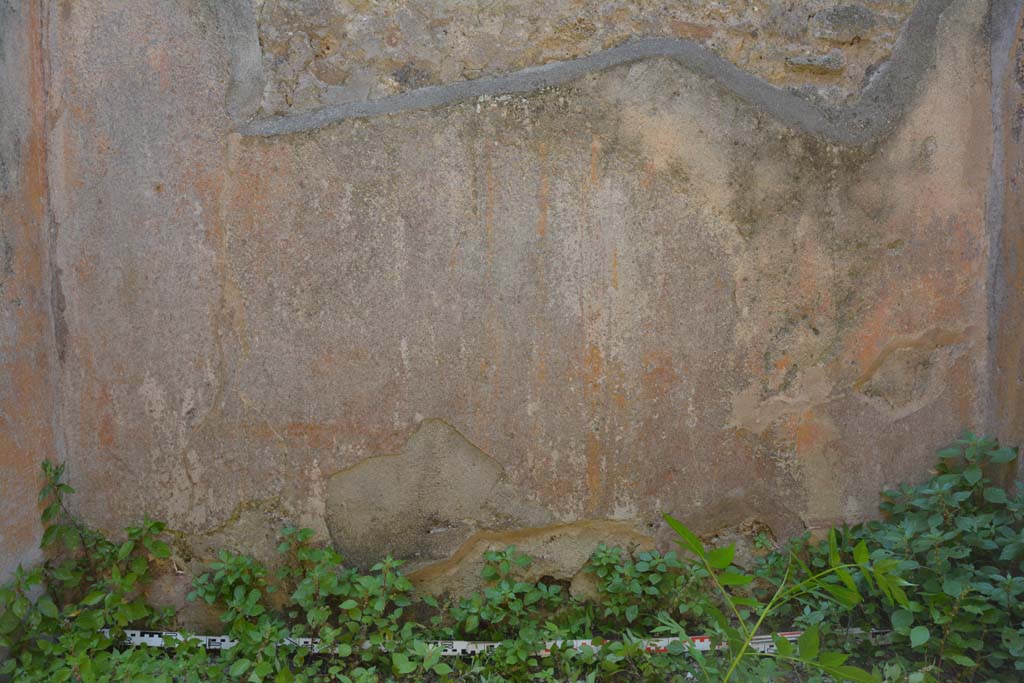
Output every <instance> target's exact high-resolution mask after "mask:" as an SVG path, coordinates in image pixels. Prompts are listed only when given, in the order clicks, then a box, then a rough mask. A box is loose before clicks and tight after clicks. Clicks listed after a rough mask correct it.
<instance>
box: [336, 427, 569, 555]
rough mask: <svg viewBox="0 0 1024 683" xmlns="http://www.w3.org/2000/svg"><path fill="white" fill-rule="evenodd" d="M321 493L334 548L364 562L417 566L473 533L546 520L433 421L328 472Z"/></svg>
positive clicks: (477, 453)
mask: <svg viewBox="0 0 1024 683" xmlns="http://www.w3.org/2000/svg"><path fill="white" fill-rule="evenodd" d="M326 498H327V503H326V516H327V527H328V529H329V530H330V533H331V538H332V539H333V541H334V545H335V547H337V548H338V549H339V550H341V552H342V553H343V554H344V555H345V557H346V558H347V559H349V560H351V561H353V562H355V563H356V564H363V565H366V564H372V563H373V562H375V561H376V560H378V559H379V558H380V556H381V555H383V554H385V553H388V554H391V555H394V556H395V557H398V558H401V559H405V560H408V561H410V566H412V567H416V566H418V565H422V564H423V563H429V562H432V561H436V560H441V559H444V558H446V557H448V556H449V555H451V554H452V553H453V552H454V551H455V550H456V549H457V548H458V547H459V546H460V545H461V544H462V543H463V542H464V541H465V540H466V538H467V537H469V536H470V535H472V534H473V533H475V532H477V531H480V530H483V529H502V528H510V527H536V526H541V525H544V524H548V523H550V522H552V521H553V515H552V514H551V513H550V512H549V511H548V510H546V509H544V508H543V507H541V506H540V505H537V504H536V503H533V502H531V501H530V500H529V498H528V497H527V496H526V494H525V493H524V492H522V491H520V490H519V489H517V487H515V486H514V485H513V484H512V483H511V482H510V481H509V480H508V478H507V477H506V476H505V472H504V470H503V469H502V467H501V466H500V465H499V464H498V463H497V462H495V461H494V459H493V458H491V457H490V456H488V455H487V454H485V453H484V452H483V451H481V450H480V449H478V448H477V447H476V446H474V445H473V444H472V443H470V442H469V441H468V440H467V439H466V438H465V437H464V436H462V435H461V434H460V433H459V432H458V431H456V430H455V429H454V428H453V427H452V426H451V425H448V424H446V423H445V422H442V421H441V420H437V419H427V420H424V421H423V422H421V423H420V425H419V427H418V428H417V430H416V432H415V433H414V434H413V435H412V436H411V437H410V438H409V441H408V442H406V444H405V446H404V447H403V449H402V452H401V453H400V454H399V455H384V456H378V457H373V458H367V459H366V460H363V461H361V462H360V463H358V464H357V465H355V466H353V467H350V468H348V469H345V470H342V471H341V472H338V473H336V474H335V475H333V476H332V477H330V479H329V480H328V482H327V487H326Z"/></svg>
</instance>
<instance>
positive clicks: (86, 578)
mask: <svg viewBox="0 0 1024 683" xmlns="http://www.w3.org/2000/svg"><path fill="white" fill-rule="evenodd" d="M1015 459H1016V451H1015V450H1013V449H1009V448H1001V447H999V445H998V444H997V443H995V442H994V441H992V440H990V439H984V438H979V437H976V436H974V435H971V434H967V435H965V436H964V438H962V439H960V440H959V441H957V442H956V443H954V444H953V445H952V446H951V447H950V448H947V449H944V450H942V451H940V452H939V464H938V467H937V471H936V474H935V476H934V477H933V478H932V479H931V480H929V481H928V482H925V483H924V484H921V485H917V486H907V485H904V486H901V487H900V488H899V489H897V490H894V491H887V492H885V493H884V494H883V503H882V514H883V518H882V519H881V520H878V521H872V522H869V523H866V524H862V525H858V526H854V527H850V528H844V529H833V530H831V531H830V533H829V534H828V535H827V538H825V539H823V540H821V541H818V542H812V541H811V540H810V538H809V536H807V535H805V536H803V537H800V538H797V539H794V540H792V541H790V542H788V543H787V544H785V546H784V547H781V548H778V549H775V550H773V551H772V552H769V553H767V554H766V555H765V556H764V557H762V558H760V559H759V560H758V561H757V564H756V566H753V567H749V568H746V569H743V568H740V567H738V566H736V565H735V563H734V560H735V548H734V547H733V546H727V547H721V548H707V547H705V545H704V543H703V541H702V540H701V539H700V538H699V537H698V536H697V535H695V534H694V533H693V532H692V531H691V530H690V529H688V528H687V527H686V526H685V525H683V524H682V523H681V522H680V521H678V520H676V519H674V518H672V517H670V516H666V517H665V519H666V522H667V523H668V524H669V525H670V526H671V528H672V529H673V530H674V531H675V533H676V535H677V537H678V544H679V546H680V548H681V550H682V551H683V552H682V554H677V553H675V552H667V553H661V552H658V551H653V550H652V551H644V552H631V551H630V550H627V549H622V548H612V547H607V546H603V545H602V546H599V547H598V548H597V549H596V550H595V552H594V553H593V555H592V556H591V558H590V561H589V563H588V565H587V571H588V572H590V574H591V575H592V578H593V581H594V586H595V589H596V594H597V598H596V599H595V600H582V599H579V598H576V597H574V596H572V595H570V594H569V593H568V591H567V590H566V587H565V586H563V585H561V584H559V583H557V582H553V581H550V580H549V581H545V580H543V579H542V580H539V581H526V580H523V578H522V577H523V576H524V573H525V572H524V571H523V570H525V569H526V568H527V567H528V566H529V565H530V563H531V562H532V560H531V558H530V557H529V556H527V555H525V554H523V553H521V552H519V551H517V550H516V549H515V548H514V547H510V548H505V549H502V550H493V551H489V552H488V553H486V554H485V556H484V559H485V566H484V569H483V578H484V579H485V581H486V582H487V585H486V588H484V589H483V590H482V591H481V592H479V593H477V594H474V595H469V596H466V597H462V598H450V599H445V600H440V601H439V600H437V599H434V598H432V597H430V596H418V595H417V594H416V593H415V591H414V589H413V586H412V584H411V583H410V581H409V580H408V579H407V578H406V577H405V576H404V575H403V574H402V570H401V564H402V563H401V562H400V561H398V560H394V559H392V558H386V559H384V560H382V561H381V562H379V563H378V564H376V565H374V566H373V567H372V568H371V569H370V570H369V571H367V572H361V571H358V570H356V569H354V568H351V567H347V566H346V565H345V564H344V561H343V558H342V557H341V555H340V554H338V553H337V552H336V551H335V550H334V549H332V548H330V547H324V546H322V545H321V544H318V543H316V542H315V541H314V538H313V533H312V531H310V530H308V529H295V528H289V529H285V530H284V531H283V532H282V540H281V544H280V546H279V549H278V550H279V552H280V553H281V556H282V562H281V563H280V564H281V567H282V568H281V569H280V570H278V571H276V572H271V571H270V570H268V569H267V567H265V566H264V565H263V564H261V563H260V562H259V561H257V560H256V559H254V558H251V557H247V556H244V555H237V554H231V553H227V552H221V553H220V554H219V557H218V559H217V561H216V562H213V563H212V564H210V565H209V567H208V571H206V572H205V573H203V574H202V575H200V576H198V577H197V578H196V579H195V581H194V585H193V588H194V590H193V591H192V593H191V594H190V596H189V598H190V599H192V600H199V601H203V602H205V603H208V604H210V605H214V606H216V607H217V608H218V609H219V610H220V614H221V617H220V618H221V621H222V622H223V624H224V627H223V632H224V634H225V635H227V636H229V637H230V638H231V639H233V640H235V641H237V644H236V645H234V646H233V647H231V648H230V649H227V650H224V651H221V652H217V651H208V650H206V649H204V648H203V647H201V646H200V645H199V644H198V643H197V641H196V640H194V639H189V638H188V637H185V638H184V639H181V640H172V639H168V640H167V642H166V643H165V647H163V648H158V647H146V646H135V647H132V646H128V645H126V644H125V643H124V634H125V631H126V629H129V628H141V629H153V630H158V629H165V630H173V629H175V628H176V621H175V615H174V613H173V611H171V610H169V609H161V608H158V607H155V606H153V605H151V604H149V603H148V602H147V601H146V599H145V592H144V589H145V587H146V585H147V582H148V581H149V580H150V579H151V578H152V577H153V575H154V573H155V572H156V571H157V569H158V564H159V563H162V562H167V561H168V558H169V557H170V555H171V549H170V547H169V546H168V544H167V543H166V542H165V540H164V539H163V537H164V536H165V534H166V531H165V527H164V525H163V524H162V523H160V522H156V521H152V520H145V521H144V522H143V523H142V524H141V525H139V526H136V527H129V528H127V529H125V531H124V534H123V539H121V540H119V541H114V540H111V539H109V538H106V537H105V536H103V535H102V534H100V533H98V532H96V531H95V530H92V529H89V528H88V527H86V526H85V525H83V524H81V523H80V522H79V521H78V520H77V519H75V517H74V516H73V515H71V514H70V513H69V511H68V508H67V506H66V505H65V496H66V495H68V494H70V493H73V490H72V489H71V487H70V486H68V484H67V483H65V482H64V481H63V480H62V476H63V472H64V469H63V466H60V465H53V464H50V463H44V465H43V470H44V474H45V476H46V483H45V485H44V486H43V488H42V490H41V492H40V500H41V501H42V502H44V503H45V507H44V511H43V513H42V518H43V522H44V523H45V525H46V531H45V534H44V537H43V541H42V543H43V546H44V548H46V549H47V553H48V558H49V559H48V560H47V561H46V562H45V563H44V564H42V565H40V566H38V567H34V568H31V569H18V571H17V572H16V574H15V576H14V577H13V579H12V580H11V581H10V582H9V583H7V584H5V585H4V586H3V587H2V588H0V650H2V649H6V650H7V653H8V654H7V658H6V660H5V661H4V662H3V663H2V664H0V678H2V677H3V676H5V675H6V676H8V677H9V678H10V679H11V680H13V681H18V683H21V682H32V681H56V682H62V681H74V682H81V683H98V682H107V681H160V682H167V683H171V682H178V681H181V682H188V683H193V682H195V683H199V682H206V681H247V682H249V683H262V682H268V683H290V682H292V681H295V682H304V683H318V682H326V681H339V682H342V683H375V682H381V683H383V682H385V681H493V682H498V681H509V682H513V681H515V682H519V681H523V682H525V681H581V682H586V683H593V682H594V681H684V680H698V681H704V682H705V683H730V682H734V683H748V682H750V683H753V682H755V681H807V682H808V683H815V682H819V683H821V682H825V681H843V680H847V681H858V682H867V681H883V680H884V681H891V682H893V683H895V682H897V681H899V682H905V683H929V682H938V681H942V682H944V683H945V682H946V681H963V682H965V683H968V682H982V681H1019V680H1021V678H1022V676H1024V674H1022V673H1021V672H1022V671H1024V626H1022V617H1024V607H1022V606H1021V604H1020V601H1019V597H1020V596H1021V594H1022V593H1024V566H1022V565H1024V562H1022V560H1024V498H1022V497H1021V496H1010V495H1008V494H1007V493H1006V491H1005V489H1003V488H1001V487H999V486H996V485H994V483H993V481H992V480H991V479H990V476H991V474H992V472H994V471H995V470H997V469H998V468H1000V467H1003V466H1005V465H1006V464H1007V463H1011V462H1013V461H1014V460H1015ZM792 628H796V629H798V630H800V631H802V635H800V637H799V638H798V639H796V642H791V641H790V640H787V639H785V638H783V637H781V636H779V635H777V633H778V632H779V631H781V630H790V629H792ZM877 631H886V632H887V634H886V635H885V636H883V637H881V638H879V637H872V636H871V634H872V632H877ZM695 634H707V635H708V636H710V638H711V649H710V650H707V651H698V650H697V649H696V648H693V647H690V646H689V645H688V643H690V637H691V636H693V635H695ZM769 634H775V635H772V639H773V644H774V648H773V650H772V651H768V652H765V651H762V649H760V648H757V647H755V645H756V642H758V641H757V639H758V637H763V636H765V635H769ZM658 637H660V638H673V639H674V640H671V641H669V644H668V645H667V647H664V648H651V647H649V644H648V643H647V642H645V640H644V639H649V638H658ZM307 638H314V639H316V643H317V644H316V645H315V646H312V645H310V643H309V641H306V640H304V639H307ZM452 639H467V640H490V641H497V642H499V645H498V646H497V647H496V648H494V649H492V650H490V651H488V652H486V653H484V654H480V655H477V656H475V657H472V658H461V657H443V656H442V652H441V649H440V648H439V647H438V646H437V645H436V644H435V643H436V641H446V640H452ZM572 639H591V640H593V641H594V643H593V644H591V645H586V646H581V647H570V646H557V645H554V646H553V645H552V641H558V640H572Z"/></svg>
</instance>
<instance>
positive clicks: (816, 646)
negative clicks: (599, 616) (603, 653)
mask: <svg viewBox="0 0 1024 683" xmlns="http://www.w3.org/2000/svg"><path fill="white" fill-rule="evenodd" d="M665 521H666V522H667V523H668V525H669V526H670V527H671V528H672V530H673V531H674V532H675V533H676V535H677V536H678V538H679V544H680V545H681V546H682V547H683V548H684V549H686V550H687V551H689V552H690V553H692V554H693V555H695V556H696V557H697V558H698V560H699V561H700V564H701V565H703V567H704V569H705V571H706V572H707V575H708V577H709V579H710V582H711V583H712V584H713V586H714V587H715V589H716V591H717V593H718V595H719V596H720V597H721V602H722V606H723V608H722V609H719V608H718V607H711V606H708V607H706V608H705V609H706V610H707V611H708V612H709V614H710V615H711V617H712V618H713V620H714V622H713V623H714V625H715V631H716V633H717V634H718V635H719V636H720V638H721V644H722V645H723V646H724V648H725V649H726V651H727V652H728V658H727V660H728V661H727V662H726V663H725V664H724V671H722V670H721V669H722V668H723V667H720V666H718V665H717V664H716V663H714V662H713V661H712V660H711V659H710V658H709V657H707V656H705V655H703V654H701V653H700V652H696V651H694V652H693V653H692V654H693V656H694V658H695V660H696V661H697V663H698V665H699V668H700V670H701V673H702V674H703V675H704V678H705V680H706V681H708V682H709V683H712V682H715V681H721V683H729V681H730V680H733V679H734V678H738V679H739V680H749V679H750V678H751V677H752V676H754V675H755V674H757V673H760V674H762V675H763V674H764V673H765V671H764V669H765V662H764V660H766V659H767V660H771V663H770V664H768V665H767V667H768V668H771V669H777V668H781V667H780V665H798V666H803V667H806V668H810V669H817V670H820V671H822V672H824V673H826V674H828V675H830V676H832V677H834V678H837V679H839V680H851V681H858V682H866V683H868V682H872V681H877V680H879V677H878V676H877V675H875V674H871V673H868V672H867V671H865V670H863V669H860V668H858V667H855V666H852V665H849V664H846V661H847V659H849V657H848V655H846V654H843V653H839V652H825V651H822V649H821V647H820V634H819V628H818V626H817V625H815V626H811V627H810V628H808V629H807V630H806V631H805V632H804V633H803V635H801V636H800V640H799V641H798V642H797V644H796V646H794V645H793V644H792V643H790V642H789V641H788V640H786V639H785V638H782V637H780V636H779V635H778V634H772V639H773V640H774V643H775V647H776V651H775V652H762V651H758V650H755V649H753V648H752V647H751V643H752V642H753V640H754V638H755V637H756V636H758V635H759V634H762V631H761V629H762V627H763V626H764V625H765V623H766V622H767V621H768V619H769V617H771V616H772V614H773V613H774V612H775V611H776V610H778V609H780V608H781V607H782V606H783V605H786V604H787V603H789V602H790V601H794V600H797V599H799V598H801V597H805V596H810V595H813V596H816V597H817V598H818V599H823V600H828V601H832V602H835V603H836V604H839V605H841V606H843V607H844V608H848V609H849V608H852V607H854V606H856V605H857V604H858V603H859V602H860V601H861V600H862V598H861V594H860V591H859V590H858V587H857V583H856V581H854V579H853V575H852V573H851V572H858V573H859V574H860V575H861V576H862V577H863V578H864V580H865V581H867V582H868V583H869V584H871V585H874V586H877V587H878V588H879V590H881V591H882V592H883V593H884V594H885V596H886V598H887V599H888V600H890V601H894V602H897V603H898V604H907V598H906V595H905V593H904V592H903V590H902V586H903V585H905V582H904V581H903V580H902V579H900V577H899V576H898V574H897V568H898V562H896V561H894V560H890V559H883V560H880V561H874V562H873V561H872V560H871V559H870V556H869V552H868V548H867V545H866V544H865V543H863V542H862V543H860V544H858V545H857V546H856V547H855V548H854V549H853V552H852V560H853V561H852V562H848V561H845V562H844V560H843V559H842V557H841V555H840V553H839V550H838V546H837V542H836V536H835V533H834V532H832V533H831V534H830V539H829V540H830V542H829V549H830V552H829V566H828V567H827V568H826V569H824V570H822V571H813V570H811V569H810V568H809V567H807V566H806V564H804V563H803V562H802V561H801V560H800V558H799V557H797V556H796V555H795V554H794V555H791V556H790V562H789V564H788V566H787V568H786V571H785V573H784V574H783V575H782V577H781V578H780V579H779V580H778V582H777V584H776V585H775V586H774V591H773V592H772V594H771V596H770V597H769V598H768V599H767V601H761V600H758V599H757V598H756V597H753V595H752V594H751V593H749V592H748V593H747V594H746V595H741V594H739V589H742V588H743V587H746V586H749V585H750V584H751V583H753V581H754V580H755V576H754V575H753V574H748V573H745V572H743V571H742V570H740V569H738V568H737V567H735V566H734V565H733V559H734V557H735V551H736V549H735V545H728V546H724V547H721V548H714V549H711V550H708V549H706V548H705V547H704V544H703V542H702V541H701V540H700V538H699V537H698V536H697V535H696V534H695V533H693V532H692V531H691V530H690V529H689V528H687V527H686V526H685V525H684V524H682V523H681V522H680V521H678V520H677V519H674V518H673V517H671V516H670V515H665ZM662 622H663V629H664V630H668V631H670V632H674V633H676V634H677V635H679V636H680V639H681V640H683V641H684V642H686V641H687V640H688V638H687V636H686V632H685V630H684V629H682V627H681V626H680V625H679V624H678V623H677V622H674V621H673V620H671V619H668V618H666V617H665V616H663V617H662ZM762 635H763V634H762Z"/></svg>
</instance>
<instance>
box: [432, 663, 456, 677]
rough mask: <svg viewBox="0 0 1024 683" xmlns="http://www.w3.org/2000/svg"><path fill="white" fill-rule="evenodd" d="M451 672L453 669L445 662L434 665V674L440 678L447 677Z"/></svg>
mask: <svg viewBox="0 0 1024 683" xmlns="http://www.w3.org/2000/svg"><path fill="white" fill-rule="evenodd" d="M451 672H452V668H451V667H450V666H448V665H447V664H445V663H444V662H442V663H440V664H435V665H434V673H436V674H437V675H438V676H447V675H448V674H450V673H451Z"/></svg>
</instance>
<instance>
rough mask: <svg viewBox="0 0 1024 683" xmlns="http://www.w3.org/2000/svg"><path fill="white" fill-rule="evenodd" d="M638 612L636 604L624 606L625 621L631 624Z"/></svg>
mask: <svg viewBox="0 0 1024 683" xmlns="http://www.w3.org/2000/svg"><path fill="white" fill-rule="evenodd" d="M639 613H640V608H639V607H638V606H637V605H630V606H629V607H627V608H626V621H628V622H629V623H631V624H632V623H633V620H634V619H636V617H637V615H638V614H639Z"/></svg>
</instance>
